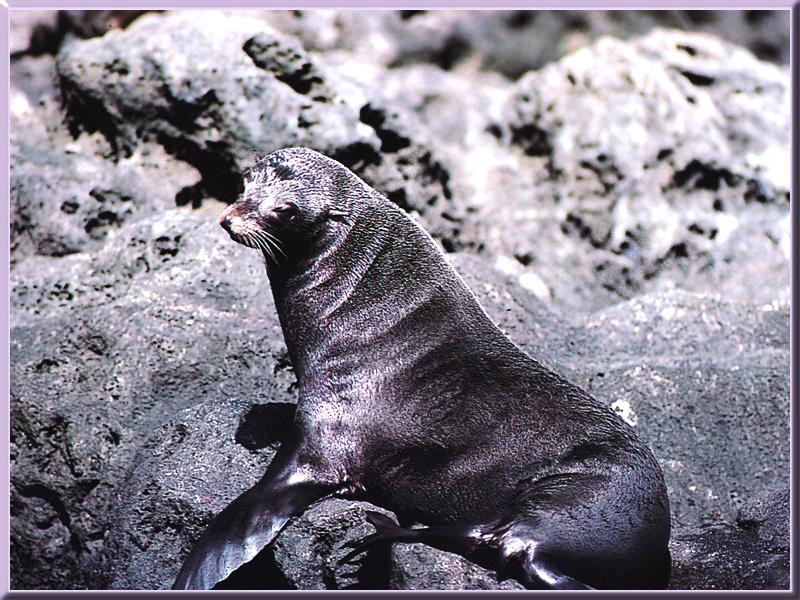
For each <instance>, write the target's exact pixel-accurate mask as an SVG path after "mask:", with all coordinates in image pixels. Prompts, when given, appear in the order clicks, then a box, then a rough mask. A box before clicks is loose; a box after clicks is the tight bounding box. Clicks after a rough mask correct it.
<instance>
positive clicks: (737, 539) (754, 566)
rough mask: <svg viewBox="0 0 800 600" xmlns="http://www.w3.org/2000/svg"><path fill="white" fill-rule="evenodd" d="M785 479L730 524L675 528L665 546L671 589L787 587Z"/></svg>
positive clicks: (786, 499) (787, 512)
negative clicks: (668, 551)
mask: <svg viewBox="0 0 800 600" xmlns="http://www.w3.org/2000/svg"><path fill="white" fill-rule="evenodd" d="M784 486H785V482H782V484H781V485H780V486H779V488H777V489H773V490H772V491H769V492H767V493H764V494H762V495H759V496H758V497H756V498H754V499H753V500H752V501H750V502H748V503H747V504H746V505H745V506H743V507H742V510H741V511H740V513H739V516H738V517H737V519H736V523H733V524H728V523H726V524H715V525H705V526H701V527H697V528H690V529H686V530H680V531H678V532H676V534H675V535H674V536H673V539H672V543H671V544H670V549H671V552H672V560H673V568H672V581H671V583H670V589H674V590H781V589H782V590H788V589H789V588H790V582H789V491H788V489H786V488H785V487H784Z"/></svg>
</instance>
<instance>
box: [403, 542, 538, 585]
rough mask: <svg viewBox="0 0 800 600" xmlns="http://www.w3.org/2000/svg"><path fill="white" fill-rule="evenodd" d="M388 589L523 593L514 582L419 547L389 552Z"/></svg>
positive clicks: (456, 556)
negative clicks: (516, 591) (390, 553)
mask: <svg viewBox="0 0 800 600" xmlns="http://www.w3.org/2000/svg"><path fill="white" fill-rule="evenodd" d="M390 587H391V589H395V590H524V589H525V588H524V587H523V586H522V585H520V584H519V583H518V582H517V581H515V580H513V579H506V580H504V581H498V580H497V575H496V574H495V573H493V572H492V571H487V570H486V569H483V568H481V567H479V566H478V565H476V564H475V563H471V562H470V561H468V560H467V559H465V558H464V557H462V556H459V555H458V554H452V553H450V552H444V551H442V550H437V549H436V548H431V547H430V546H424V545H422V544H395V545H394V547H393V548H392V573H391V580H390Z"/></svg>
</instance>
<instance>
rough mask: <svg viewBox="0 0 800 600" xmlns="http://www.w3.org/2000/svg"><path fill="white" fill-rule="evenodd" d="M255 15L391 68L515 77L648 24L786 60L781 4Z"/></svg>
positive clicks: (319, 46) (312, 43) (313, 44)
mask: <svg viewBox="0 0 800 600" xmlns="http://www.w3.org/2000/svg"><path fill="white" fill-rule="evenodd" d="M263 18H264V19H265V20H266V21H267V22H268V23H270V24H271V25H272V26H273V27H275V28H276V29H279V30H280V31H287V32H290V33H291V34H292V35H295V36H297V37H298V38H300V39H301V40H302V42H303V45H304V46H305V47H306V48H309V49H313V50H317V51H326V52H335V51H337V50H346V51H347V52H349V53H353V54H358V55H362V56H365V57H367V59H368V60H370V61H373V62H377V63H379V64H381V65H384V66H389V67H392V68H395V67H398V66H407V65H413V64H420V63H421V64H431V65H435V66H437V67H438V68H441V69H445V70H447V69H456V70H457V69H459V68H461V67H463V66H464V65H465V64H469V63H477V64H478V65H480V67H481V68H482V69H484V70H491V71H497V72H499V73H502V74H503V75H504V76H506V77H509V78H512V79H517V78H518V77H520V76H521V75H522V74H524V73H525V72H527V71H529V70H532V69H539V68H541V67H542V66H544V65H546V64H547V63H549V62H553V61H556V60H558V59H560V58H562V57H563V56H564V55H565V54H568V53H569V52H572V51H574V50H575V49H577V48H579V47H582V46H585V45H588V44H591V43H592V42H594V41H595V40H596V39H597V38H599V37H601V36H604V35H608V36H613V37H616V38H620V39H629V38H632V37H637V36H640V35H643V34H646V33H648V32H649V31H650V30H652V29H653V28H656V27H669V28H674V29H681V30H686V31H703V32H707V33H711V34H713V35H715V36H717V37H721V38H722V39H725V40H728V41H729V42H733V43H735V44H738V45H741V46H744V47H746V48H749V49H750V50H751V51H752V52H753V53H754V54H755V55H756V56H758V57H759V58H760V59H761V60H765V61H773V62H779V63H782V64H788V62H789V17H788V14H787V13H786V12H785V11H765V10H754V11H732V10H731V11H713V10H703V11H700V10H688V11H678V10H658V11H583V10H582V11H570V10H517V11H513V10H498V11H489V10H480V11H438V10H431V11H426V10H405V11H398V12H394V11H270V12H269V13H266V14H265V15H264V16H263Z"/></svg>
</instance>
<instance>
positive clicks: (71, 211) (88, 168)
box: [11, 57, 198, 264]
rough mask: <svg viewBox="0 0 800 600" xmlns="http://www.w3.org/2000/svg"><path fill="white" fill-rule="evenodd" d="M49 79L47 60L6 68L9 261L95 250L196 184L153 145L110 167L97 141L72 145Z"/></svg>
mask: <svg viewBox="0 0 800 600" xmlns="http://www.w3.org/2000/svg"><path fill="white" fill-rule="evenodd" d="M55 82H56V72H55V68H54V63H53V59H52V58H51V57H41V58H37V59H27V60H26V61H24V62H22V61H17V62H15V63H14V66H13V68H12V84H13V86H12V96H11V98H12V102H11V119H12V127H13V129H14V131H16V132H19V134H18V135H15V136H13V138H12V140H11V157H12V161H11V162H12V166H11V259H12V264H16V262H17V261H18V260H20V259H21V258H22V257H24V256H27V255H30V254H38V255H44V256H64V255H67V254H73V253H75V252H80V251H83V250H89V249H98V248H101V247H102V245H103V243H104V242H105V240H106V237H107V236H108V234H109V232H110V231H112V230H115V229H119V228H120V227H121V226H122V225H123V224H124V223H126V222H129V221H133V220H136V219H137V218H140V217H142V216H145V215H150V214H153V213H156V212H161V211H164V210H166V209H168V208H170V207H173V206H175V202H176V198H178V199H179V198H180V193H181V191H182V190H183V189H185V188H187V187H189V186H191V185H193V184H194V183H195V182H196V180H197V179H198V175H197V173H196V171H194V169H192V168H191V167H190V166H188V165H187V164H186V163H183V162H179V161H176V160H174V159H172V158H171V157H169V156H168V155H166V154H165V152H164V150H163V148H162V147H161V146H159V145H156V144H147V145H143V146H142V147H141V148H139V149H138V150H137V152H136V153H135V154H133V155H131V156H130V157H128V158H125V159H122V160H120V161H117V162H111V161H108V160H106V159H105V158H104V157H103V156H102V144H101V143H100V144H99V143H98V142H99V140H97V139H96V138H91V137H89V136H84V137H82V138H80V139H78V140H73V139H72V138H71V137H70V136H69V135H68V134H67V133H66V132H65V131H64V130H63V128H62V126H61V114H60V111H59V110H58V98H57V95H58V93H57V88H56V84H55ZM98 154H100V155H98Z"/></svg>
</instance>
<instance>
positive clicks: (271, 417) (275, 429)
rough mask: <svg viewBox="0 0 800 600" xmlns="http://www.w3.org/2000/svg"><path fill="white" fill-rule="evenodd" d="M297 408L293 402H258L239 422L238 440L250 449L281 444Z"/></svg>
mask: <svg viewBox="0 0 800 600" xmlns="http://www.w3.org/2000/svg"><path fill="white" fill-rule="evenodd" d="M295 408H296V406H295V405H294V404H292V403H291V402H270V403H269V404H256V405H255V406H253V407H252V408H251V409H250V410H249V411H248V412H247V414H246V415H245V416H244V418H243V419H242V421H241V423H239V428H238V429H237V430H236V437H235V439H236V442H237V443H238V444H240V445H242V446H244V447H245V448H247V449H248V450H259V449H261V448H266V447H267V446H273V445H276V444H279V443H280V442H282V441H283V437H284V435H285V434H286V432H287V431H288V430H289V427H290V426H291V424H292V420H293V419H294V411H295Z"/></svg>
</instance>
